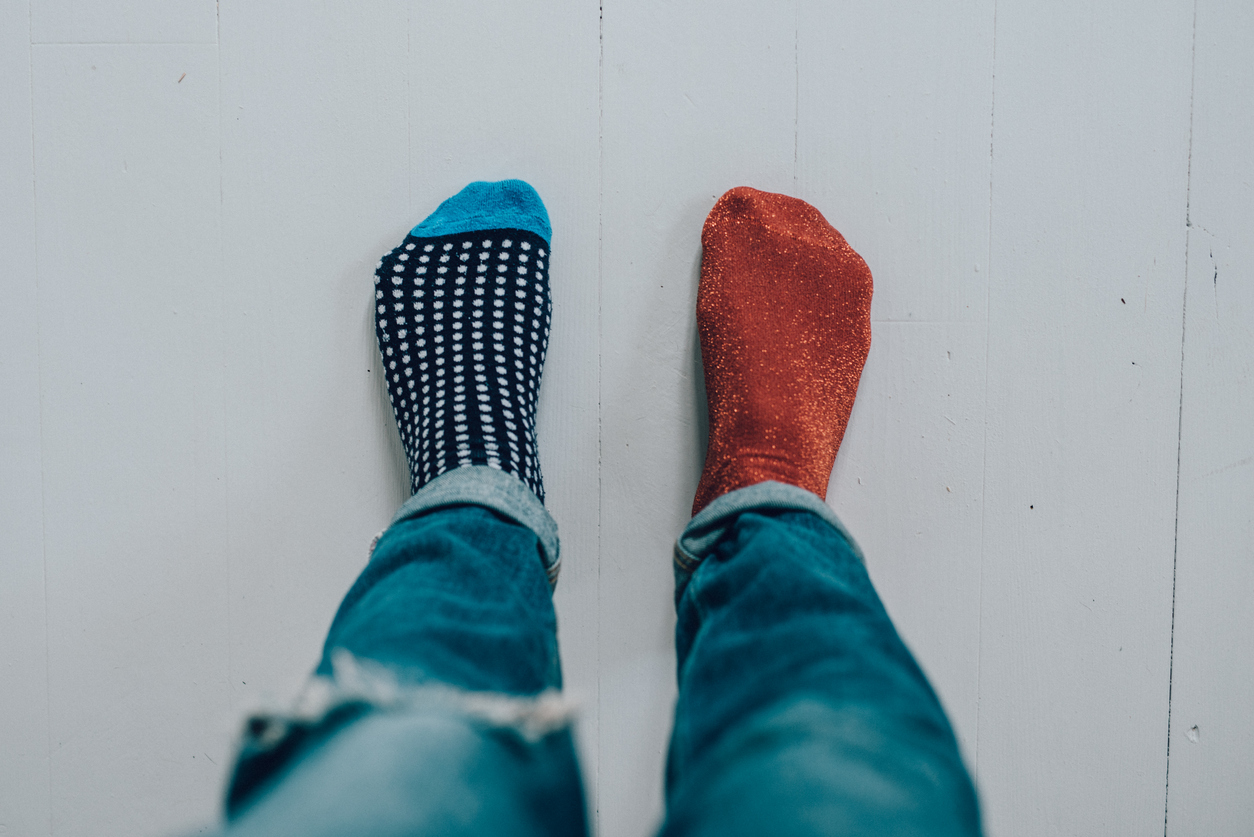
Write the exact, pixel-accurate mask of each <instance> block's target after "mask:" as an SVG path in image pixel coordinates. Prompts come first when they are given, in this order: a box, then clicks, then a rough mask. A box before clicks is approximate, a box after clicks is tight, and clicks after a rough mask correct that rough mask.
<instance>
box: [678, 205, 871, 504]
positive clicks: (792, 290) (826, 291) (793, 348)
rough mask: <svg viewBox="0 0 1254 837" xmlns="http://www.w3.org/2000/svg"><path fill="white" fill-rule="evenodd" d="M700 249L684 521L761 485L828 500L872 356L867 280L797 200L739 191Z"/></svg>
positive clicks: (838, 238) (714, 213)
mask: <svg viewBox="0 0 1254 837" xmlns="http://www.w3.org/2000/svg"><path fill="white" fill-rule="evenodd" d="M701 244H702V247H703V248H704V254H703V256H702V260H701V286H700V290H699V292H698V297H697V327H698V329H699V331H700V334H701V358H702V363H703V365H704V368H705V388H706V396H707V399H708V402H709V409H710V441H709V447H708V448H707V450H706V457H705V468H704V470H703V471H702V473H701V482H700V484H699V486H698V487H697V495H696V499H695V500H694V501H693V505H692V513H693V514H694V515H695V514H696V513H697V512H699V511H700V510H701V509H703V508H705V506H707V505H709V503H710V502H711V501H713V500H714V499H715V498H717V497H720V496H722V495H723V494H726V493H728V492H730V491H734V490H736V489H738V488H744V487H746V486H749V485H754V484H755V483H759V482H765V481H767V480H775V481H777V482H783V483H788V484H790V485H796V486H800V487H801V488H804V489H806V490H807V491H812V492H813V493H815V494H817V495H818V496H819V497H824V498H825V497H826V496H827V483H828V480H829V479H830V478H831V473H832V465H833V464H834V463H835V461H836V451H837V450H838V449H839V448H840V442H841V439H842V438H843V437H844V435H845V426H846V425H847V424H848V422H849V413H850V410H852V409H853V400H854V396H855V395H856V394H857V391H858V379H859V377H860V376H861V374H862V365H863V364H864V363H865V362H866V357H867V352H868V351H869V350H870V347H871V318H870V308H871V271H870V270H869V269H868V268H867V266H866V262H864V261H863V260H862V257H860V256H859V255H858V254H857V253H855V252H854V250H853V248H852V247H850V246H849V244H848V243H847V242H846V241H845V239H844V237H843V236H842V235H841V234H840V233H839V232H837V231H836V230H835V229H834V228H833V227H832V226H831V224H829V223H827V221H826V219H824V218H823V216H822V215H821V214H820V213H819V211H818V210H817V209H815V208H814V207H812V206H810V205H809V204H808V203H806V202H805V201H801V200H798V199H797V198H790V197H788V196H786V195H777V194H773V193H770V192H759V191H757V190H756V189H750V188H747V187H743V186H742V187H738V188H735V189H732V190H731V191H729V192H727V193H726V194H725V195H723V197H721V198H720V199H719V201H718V203H716V204H715V205H714V209H713V210H711V211H710V215H709V217H708V218H707V219H706V222H705V229H704V230H703V232H702V234H701Z"/></svg>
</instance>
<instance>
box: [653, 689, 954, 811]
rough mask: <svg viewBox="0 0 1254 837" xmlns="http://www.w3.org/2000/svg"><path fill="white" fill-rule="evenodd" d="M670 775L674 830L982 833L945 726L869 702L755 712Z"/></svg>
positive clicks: (800, 703)
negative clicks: (895, 715)
mask: <svg viewBox="0 0 1254 837" xmlns="http://www.w3.org/2000/svg"><path fill="white" fill-rule="evenodd" d="M673 779H674V784H673V786H672V787H671V788H668V791H669V793H668V802H669V808H670V810H671V812H672V814H671V820H674V821H680V820H682V821H684V822H685V823H686V825H685V827H684V828H679V827H676V828H675V829H674V832H675V833H680V832H683V833H698V834H742V833H744V834H748V833H764V830H765V831H767V832H769V833H775V834H794V833H795V834H805V833H885V834H888V833H891V834H916V833H917V834H929V835H931V834H977V833H978V832H979V814H978V807H977V805H976V800H975V793H974V789H973V787H972V785H971V781H970V778H969V776H968V774H967V771H966V769H965V767H964V766H963V764H962V761H961V758H960V756H959V754H958V751H957V747H956V744H955V743H954V742H953V739H952V736H950V735H949V734H948V731H947V730H939V729H936V728H934V726H933V725H931V724H929V723H919V722H917V721H916V720H915V719H911V718H908V717H903V718H891V717H885V715H884V713H883V712H881V711H879V709H878V707H875V706H869V705H868V706H858V705H854V706H841V707H833V706H831V705H829V704H828V703H826V702H824V701H822V700H821V699H816V698H806V697H801V698H797V699H795V700H792V701H789V702H788V703H786V704H783V705H780V706H777V707H773V708H770V709H767V710H764V711H762V712H761V713H759V714H758V715H757V716H756V717H755V718H753V719H751V720H749V721H747V722H746V723H745V724H744V725H743V726H742V727H741V728H740V729H738V730H736V731H735V732H733V733H732V734H730V735H729V736H727V737H726V738H725V739H723V740H722V741H720V742H719V743H718V744H716V745H715V746H714V747H713V748H712V749H711V751H710V752H708V753H707V754H705V755H704V756H702V757H701V758H700V759H699V761H698V762H697V763H694V764H692V765H690V768H689V769H688V770H687V771H682V770H677V771H676V774H675V776H674V777H673ZM807 823H808V824H809V826H807ZM816 824H822V827H821V828H818V829H815V828H813V826H815V825H816ZM688 827H695V829H696V830H694V831H691V832H689V831H687V830H685V829H686V828H688ZM671 831H672V829H671V828H670V827H668V829H667V833H670V832H671Z"/></svg>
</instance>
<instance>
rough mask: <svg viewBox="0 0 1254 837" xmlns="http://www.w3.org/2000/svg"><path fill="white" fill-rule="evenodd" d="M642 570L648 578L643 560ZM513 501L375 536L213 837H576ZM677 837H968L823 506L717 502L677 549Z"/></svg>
mask: <svg viewBox="0 0 1254 837" xmlns="http://www.w3.org/2000/svg"><path fill="white" fill-rule="evenodd" d="M642 560H644V558H642ZM557 565H558V542H557V536H556V526H554V525H553V522H552V520H551V518H549V517H548V515H547V513H546V512H545V511H544V509H543V506H542V505H541V504H540V503H539V501H538V500H536V498H535V497H534V495H532V494H531V492H530V491H528V490H527V489H526V488H525V486H523V485H522V483H520V482H518V481H517V480H515V479H514V478H513V477H510V476H508V475H506V474H503V473H501V472H499V471H494V470H492V469H490V468H481V467H468V468H460V469H457V470H454V471H451V472H449V473H447V474H445V475H444V476H442V477H440V478H439V479H437V480H435V481H433V482H432V483H430V484H429V485H428V486H426V487H424V488H423V489H422V490H421V491H419V492H418V493H417V494H415V495H414V497H413V498H411V500H410V501H409V502H408V503H406V504H405V506H403V507H402V509H401V511H400V512H398V514H397V516H396V519H395V520H394V522H393V524H392V525H391V527H390V528H389V529H388V530H387V531H386V532H385V533H384V534H383V535H382V536H381V538H380V539H379V541H378V544H377V546H376V547H375V549H374V552H373V554H372V556H371V559H370V562H369V564H368V565H367V567H366V568H365V570H364V571H363V572H362V574H361V576H360V577H359V578H358V579H357V582H356V583H355V584H354V585H353V587H352V589H351V590H349V592H348V595H347V596H346V597H345V599H344V602H343V604H342V605H341V606H340V609H339V612H338V613H337V614H336V616H335V620H334V622H333V623H332V625H331V629H330V632H329V635H328V637H327V640H326V645H325V649H324V653H323V657H322V660H321V662H320V664H319V666H318V670H317V672H316V675H315V677H314V678H313V680H312V683H311V688H310V690H309V691H308V693H307V694H306V695H305V696H304V697H303V700H302V702H301V703H299V704H298V706H297V707H296V708H295V709H294V710H293V712H292V713H290V714H285V715H283V716H258V717H254V718H253V719H251V720H250V721H249V723H248V725H247V728H246V730H245V735H244V738H243V743H242V745H241V750H240V755H239V758H238V761H237V764H236V769H235V773H234V776H233V778H232V781H231V785H230V788H229V790H228V795H227V824H226V826H225V829H226V833H227V834H229V835H231V837H243V836H244V835H279V834H302V835H332V834H335V835H339V834H353V835H365V836H366V837H383V835H414V834H424V835H425V834H482V835H540V834H545V835H585V834H587V833H588V823H587V819H586V809H585V800H584V795H583V788H582V784H581V779H580V773H579V768H578V764H577V761H576V756H575V747H574V741H573V738H572V734H571V729H570V712H569V710H568V708H567V707H566V705H565V703H564V702H563V700H562V698H561V695H560V691H559V690H560V689H561V685H562V675H561V667H560V665H559V661H558V650H557V640H556V619H555V615H554V611H553V605H552V600H551V596H550V589H551V588H550V579H551V578H553V577H555V574H556V568H557ZM675 575H676V607H677V611H678V622H677V625H676V632H675V642H676V649H677V652H678V662H679V701H678V704H677V706H676V709H675V724H674V732H673V735H672V738H671V744H670V751H669V756H668V760H667V766H666V804H667V814H666V820H665V823H664V825H663V827H662V833H663V834H666V835H737V834H746V835H749V834H752V835H762V834H772V835H802V834H842V835H843V834H850V835H853V834H858V835H861V834H868V835H870V834H876V835H924V834H926V835H959V834H961V835H974V834H978V833H979V832H980V824H979V810H978V805H977V802H976V795H975V791H974V788H973V786H972V783H971V780H970V778H969V776H968V774H967V771H966V769H965V767H964V766H963V764H962V760H961V758H960V756H959V752H958V746H957V743H956V741H955V739H954V736H953V733H952V731H951V729H950V726H949V722H948V720H947V719H946V717H945V714H944V711H943V710H942V708H941V706H940V703H939V702H938V701H937V698H936V695H935V694H934V693H933V691H932V689H931V687H930V686H929V685H928V682H927V679H926V678H925V677H924V675H923V673H922V671H921V670H920V669H919V667H918V665H917V664H916V663H915V661H914V659H913V658H912V657H911V655H910V652H909V651H908V650H907V649H906V647H905V646H904V645H903V644H902V642H901V639H900V638H899V637H898V636H897V633H896V631H895V630H894V628H893V626H892V623H891V621H890V620H889V618H888V615H887V613H886V612H885V611H884V608H883V606H882V605H881V603H880V601H879V598H878V597H877V596H876V594H875V590H874V588H873V587H872V585H871V581H870V579H869V578H868V577H867V574H866V570H865V568H864V566H863V563H862V560H861V556H860V554H859V552H858V549H857V547H856V546H855V545H854V543H853V541H852V539H851V538H849V537H848V535H847V534H846V533H845V531H844V529H843V527H842V526H841V524H840V522H839V520H837V518H836V516H835V514H834V513H833V512H832V511H831V509H830V508H828V507H827V506H826V505H825V504H824V503H823V502H822V501H820V500H819V499H818V498H817V497H816V496H815V495H813V494H810V493H808V492H806V491H803V490H802V489H799V488H795V487H793V486H786V485H781V484H779V483H762V484H759V485H755V486H751V487H749V488H744V489H740V490H739V491H735V492H732V493H730V494H727V495H725V496H723V497H721V498H719V499H717V500H715V501H714V502H713V503H711V504H710V505H709V506H708V507H707V508H705V509H704V510H703V511H702V512H701V513H700V514H698V515H697V516H696V517H695V518H693V520H692V521H691V522H690V523H689V525H688V527H687V528H686V529H685V531H684V533H683V535H682V536H681V537H680V539H679V541H678V543H677V544H676V550H675Z"/></svg>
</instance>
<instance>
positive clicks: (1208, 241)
mask: <svg viewBox="0 0 1254 837" xmlns="http://www.w3.org/2000/svg"><path fill="white" fill-rule="evenodd" d="M1252 37H1254V9H1251V8H1250V7H1249V6H1248V5H1243V4H1239V3H1218V2H1207V0H1202V2H1199V3H1198V6H1197V32H1196V42H1195V58H1194V62H1195V64H1194V86H1193V91H1194V92H1193V131H1192V154H1191V157H1190V159H1191V164H1190V180H1189V182H1190V186H1189V231H1188V236H1189V264H1188V289H1187V305H1186V309H1185V324H1184V361H1183V362H1184V374H1183V376H1182V378H1183V381H1184V392H1183V396H1182V399H1181V416H1180V483H1179V492H1180V507H1179V519H1178V530H1177V531H1178V540H1177V557H1176V597H1175V630H1174V637H1173V653H1172V685H1171V739H1170V745H1169V746H1170V750H1169V752H1170V759H1169V773H1168V795H1167V833H1168V834H1170V835H1173V837H1174V836H1175V835H1209V834H1242V833H1246V832H1248V831H1249V829H1250V827H1251V823H1254V797H1252V796H1251V795H1250V793H1249V788H1250V787H1251V777H1254V723H1251V720H1250V718H1251V712H1250V707H1252V706H1254V668H1252V667H1251V665H1250V661H1251V660H1252V659H1254V610H1252V609H1251V606H1250V602H1251V599H1254V163H1252V162H1251V159H1250V155H1249V137H1250V136H1251V134H1252V133H1254V110H1252V109H1251V107H1250V103H1251V101H1254V67H1251V65H1250V61H1249V53H1248V50H1249V44H1250V40H1251V38H1252Z"/></svg>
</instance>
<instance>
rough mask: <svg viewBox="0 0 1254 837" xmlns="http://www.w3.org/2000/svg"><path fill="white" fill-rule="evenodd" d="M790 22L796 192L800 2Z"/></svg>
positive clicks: (799, 102)
mask: <svg viewBox="0 0 1254 837" xmlns="http://www.w3.org/2000/svg"><path fill="white" fill-rule="evenodd" d="M793 12H794V14H793V21H792V189H793V191H794V192H795V191H797V149H798V147H799V146H800V145H801V138H800V137H801V0H797V5H796V6H795V7H794V8H793Z"/></svg>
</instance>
